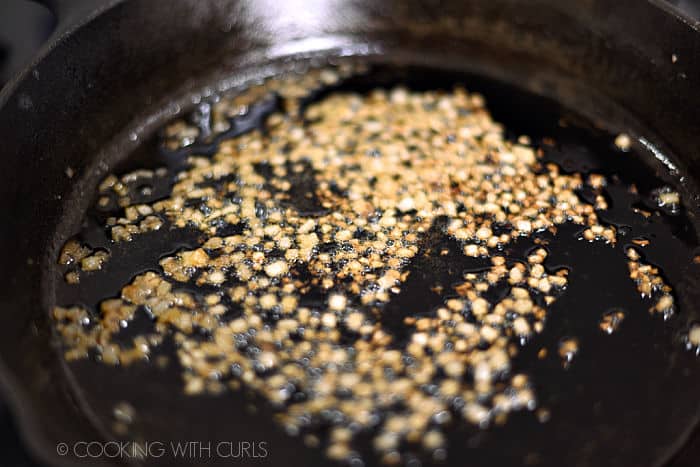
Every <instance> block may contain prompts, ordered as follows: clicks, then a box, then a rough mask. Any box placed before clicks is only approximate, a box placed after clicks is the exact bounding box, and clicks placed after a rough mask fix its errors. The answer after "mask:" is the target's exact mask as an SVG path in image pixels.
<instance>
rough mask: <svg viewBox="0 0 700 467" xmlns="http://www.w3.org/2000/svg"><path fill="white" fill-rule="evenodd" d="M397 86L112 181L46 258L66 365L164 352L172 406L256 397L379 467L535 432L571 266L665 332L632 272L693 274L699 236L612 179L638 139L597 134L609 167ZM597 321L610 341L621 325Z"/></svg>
mask: <svg viewBox="0 0 700 467" xmlns="http://www.w3.org/2000/svg"><path fill="white" fill-rule="evenodd" d="M390 76H391V72H390V71H389V70H387V69H381V68H379V69H378V70H370V71H367V70H364V69H363V68H362V67H356V66H355V67H353V66H349V65H341V66H339V67H337V68H324V69H319V70H311V71H309V72H307V73H306V74H302V75H289V76H283V77H279V78H274V79H270V80H267V81H266V82H264V83H261V84H259V85H255V86H251V87H249V88H248V89H247V90H246V91H244V92H242V93H241V94H239V95H237V96H234V97H221V98H217V99H215V100H212V101H211V102H206V103H203V104H201V105H200V106H199V107H198V109H197V110H196V111H195V112H194V113H193V115H192V116H191V117H190V118H189V120H188V119H183V120H178V121H176V122H173V123H171V124H170V125H168V126H167V127H166V128H165V129H164V130H163V131H162V134H161V139H160V140H159V142H157V143H156V144H158V147H148V146H146V147H145V149H144V151H146V152H144V153H143V154H146V155H148V154H150V160H148V161H140V160H139V162H138V163H136V164H137V165H136V167H139V165H138V164H140V163H141V162H144V163H143V164H142V166H148V167H149V168H148V169H143V168H137V169H136V170H131V171H129V172H128V173H127V174H126V175H122V176H116V175H111V176H109V177H107V179H105V180H104V181H103V182H102V183H101V185H100V187H99V195H98V199H97V202H96V205H95V206H94V208H93V209H92V211H91V216H90V219H89V220H88V226H87V227H86V228H85V230H84V231H83V232H82V233H81V234H80V235H78V237H76V239H74V240H71V241H70V242H69V243H68V244H67V245H66V247H65V248H64V250H63V252H62V254H61V258H59V261H60V263H61V264H63V265H64V266H65V268H64V271H63V272H64V273H65V274H66V276H65V279H66V282H67V285H65V286H64V287H63V290H62V292H61V293H62V303H63V304H64V305H65V306H62V307H57V308H56V309H55V310H54V317H55V319H56V326H57V329H58V331H59V333H60V334H61V335H62V337H63V340H64V343H65V346H66V357H67V358H68V359H82V358H86V357H89V356H92V357H94V358H95V359H97V360H98V361H101V362H104V363H106V364H112V365H117V364H121V365H129V364H132V363H134V362H137V361H143V360H150V359H155V356H156V355H158V352H159V349H160V348H161V346H162V344H163V342H164V341H166V340H167V341H171V342H174V343H175V347H176V358H177V359H178V361H179V363H180V364H181V366H182V368H183V369H184V372H183V375H182V377H183V380H184V390H185V392H187V393H189V394H199V393H204V392H207V393H216V394H218V393H222V392H225V391H227V390H238V389H239V388H242V387H243V388H247V389H253V390H254V391H255V392H256V393H257V394H258V395H261V396H262V397H263V398H264V399H265V400H266V401H267V402H268V403H269V404H270V406H271V407H272V408H273V409H274V410H275V411H276V417H277V421H278V422H279V423H280V424H281V425H282V426H284V427H285V429H286V430H287V432H288V433H290V434H292V435H299V436H303V437H304V441H305V442H306V444H307V445H309V446H322V447H323V448H324V449H325V452H326V454H327V455H328V456H329V457H331V458H333V459H337V460H352V459H359V458H360V457H361V456H362V455H363V454H362V451H363V450H362V448H361V447H360V446H359V445H358V439H361V438H367V435H369V436H370V437H371V440H372V441H371V446H372V450H373V452H374V453H375V455H377V456H378V457H379V458H380V459H381V460H382V461H383V462H385V463H388V464H393V463H397V462H406V461H407V460H410V459H412V458H413V456H418V457H425V456H427V457H429V458H432V459H435V460H440V459H442V458H444V456H445V455H446V453H447V451H446V449H447V447H448V446H447V444H448V443H447V442H446V437H447V432H448V430H449V427H450V426H452V425H454V424H455V423H468V424H473V425H477V426H479V427H482V428H485V427H488V426H491V425H501V424H504V423H506V421H507V418H508V415H509V414H510V413H511V412H514V411H522V410H535V409H536V408H537V405H538V404H537V391H536V385H537V381H536V380H534V381H533V380H531V378H530V377H529V376H528V371H529V368H527V367H523V366H522V365H520V360H519V357H518V356H519V354H520V353H521V351H524V350H525V349H526V348H527V347H528V346H530V345H532V342H533V341H536V340H537V338H538V337H537V336H538V335H540V334H541V333H543V332H544V330H545V328H546V326H547V321H548V319H549V316H548V314H549V313H550V309H551V306H552V305H553V304H554V303H555V302H556V301H557V300H558V299H560V298H561V297H562V296H565V295H566V294H567V288H568V287H569V285H570V283H569V281H570V280H571V279H570V277H571V275H572V274H571V272H572V271H575V270H576V268H578V267H579V264H578V262H577V260H578V259H579V258H578V257H576V255H574V256H567V254H568V252H573V251H577V252H580V253H581V254H580V255H579V256H581V258H580V259H581V262H582V263H585V262H586V260H585V258H583V256H585V254H586V253H585V251H586V248H585V245H588V246H589V247H590V248H594V247H595V248H598V247H599V246H598V245H599V244H601V243H602V244H604V247H605V248H607V249H609V251H610V252H611V253H610V254H609V256H610V257H615V258H619V262H620V264H623V265H624V264H626V267H624V266H623V267H622V268H621V271H622V274H621V275H622V276H624V275H625V273H627V275H628V276H629V277H628V278H626V277H622V279H620V281H619V282H617V283H615V284H614V286H620V287H625V286H628V287H633V288H635V290H636V291H637V292H638V299H639V300H643V301H644V302H645V308H646V309H648V310H649V312H650V313H651V315H652V316H654V315H660V316H662V317H663V318H664V319H667V318H670V317H671V316H672V315H674V313H676V312H677V311H678V304H677V300H676V297H675V295H674V291H673V290H672V289H671V284H670V283H669V281H668V279H666V278H665V276H664V274H663V272H662V271H661V270H660V269H659V268H658V267H656V266H654V265H653V264H651V263H650V262H649V261H648V260H647V259H646V258H645V249H653V245H654V244H655V243H656V242H667V243H668V242H673V243H672V244H667V245H665V247H667V248H670V249H671V250H672V251H675V252H684V253H687V252H689V251H692V248H695V246H696V244H697V240H696V238H695V232H694V231H693V230H692V228H691V227H689V224H688V223H687V221H685V220H684V216H683V209H682V207H681V204H682V203H681V202H680V201H681V200H680V197H679V196H680V195H679V194H678V193H677V192H676V191H674V190H673V189H672V188H670V187H668V186H665V185H663V184H660V183H658V182H657V181H656V180H655V179H654V178H653V177H650V176H648V175H645V174H644V173H643V172H642V171H640V169H638V168H637V170H636V171H630V170H622V171H619V172H618V171H617V169H616V167H625V166H633V167H636V165H635V164H640V163H639V162H638V161H634V159H633V152H631V151H630V146H631V141H630V138H629V136H627V135H618V136H617V137H615V138H613V137H610V136H609V135H604V136H601V134H598V135H597V136H596V138H597V139H596V141H597V142H598V143H597V144H599V145H600V146H601V147H602V148H603V149H601V151H602V152H606V153H607V154H608V155H610V154H612V157H617V158H619V161H612V162H611V161H610V157H607V158H601V159H600V160H598V159H596V157H595V154H593V153H591V152H590V151H588V152H587V151H586V150H585V148H583V147H582V146H577V145H576V144H575V143H574V141H576V138H577V137H578V136H579V135H578V134H577V132H582V131H583V130H580V129H577V128H575V127H572V128H571V129H570V130H566V131H564V130H562V136H563V137H562V138H561V139H557V140H555V139H553V138H552V137H551V136H550V135H547V134H538V132H537V131H536V129H533V128H530V127H529V126H528V124H529V123H530V122H526V121H520V122H515V123H517V124H518V125H514V127H510V126H506V127H505V128H504V126H503V125H502V124H499V123H497V122H498V121H499V117H500V114H501V112H502V111H503V109H502V108H501V109H500V112H499V111H495V114H494V116H495V118H493V119H492V117H491V115H490V113H489V111H488V110H487V104H486V102H485V100H484V98H483V97H482V96H481V95H480V94H478V93H469V92H467V91H466V90H465V89H464V88H462V87H459V86H457V87H454V88H448V89H447V90H435V89H433V88H432V87H431V85H430V82H429V81H430V80H426V82H409V83H408V84H409V85H410V86H409V87H404V86H402V85H400V82H399V83H397V82H394V81H392V79H393V78H392V79H390V78H388V77H390ZM514 104H517V103H514ZM505 120H507V119H505ZM516 127H517V129H518V131H519V133H513V131H514V130H515V128H516ZM530 129H533V131H531V132H530V131H528V130H530ZM521 130H522V133H520V131H521ZM567 131H568V133H567ZM526 133H529V136H526V135H525V134H526ZM599 133H600V132H599ZM148 151H150V153H149V152H148ZM156 154H157V156H156ZM154 160H156V161H157V162H158V163H154ZM601 161H602V162H603V163H602V164H601ZM133 164H134V163H133V162H132V165H133ZM161 166H162V167H161ZM132 168H133V167H132ZM640 174H641V175H640ZM637 175H640V176H639V177H637ZM635 183H636V184H637V185H635ZM671 230H672V231H673V233H674V234H675V236H674V235H672V234H670V233H669V232H670V231H671ZM582 245H583V246H582ZM562 251H564V252H565V253H564V254H562ZM562 258H565V259H566V261H567V262H566V264H562V262H561V261H562ZM599 267H607V265H599ZM611 305H614V307H612V308H611V309H601V310H599V316H601V319H600V322H599V323H597V325H598V326H599V327H600V331H601V332H604V333H606V334H613V333H614V331H615V332H617V331H618V330H620V329H624V327H625V324H626V323H625V320H627V319H630V317H629V314H628V312H627V311H626V310H624V309H622V308H621V305H624V304H611ZM594 325H595V324H594ZM699 335H700V333H699V332H698V331H697V328H695V327H694V328H692V330H691V331H690V333H689V334H688V335H687V337H686V342H687V345H688V346H689V347H692V346H697V345H698V344H700V337H698V336H699ZM610 338H611V339H612V338H615V336H612V337H610ZM585 352H586V348H585V345H582V344H581V342H580V341H579V339H578V338H577V337H576V336H561V338H560V340H559V342H558V347H557V348H552V349H550V353H552V354H553V355H555V356H557V357H559V358H560V359H561V364H562V366H563V367H564V368H567V367H569V366H571V365H576V359H577V358H578V355H579V354H581V353H582V354H585ZM537 355H538V358H546V355H547V351H546V349H544V350H540V351H539V352H537ZM537 413H538V418H539V419H542V420H549V418H550V414H549V412H548V411H547V410H546V409H541V410H540V411H539V412H537ZM543 414H546V416H544V415H543Z"/></svg>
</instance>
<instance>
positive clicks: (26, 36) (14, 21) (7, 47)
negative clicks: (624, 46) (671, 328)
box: [0, 0, 700, 467]
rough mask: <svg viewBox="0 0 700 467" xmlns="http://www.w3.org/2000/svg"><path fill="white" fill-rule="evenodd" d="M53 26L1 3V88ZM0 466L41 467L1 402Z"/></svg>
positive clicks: (686, 460) (689, 453)
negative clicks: (29, 451) (23, 443)
mask: <svg viewBox="0 0 700 467" xmlns="http://www.w3.org/2000/svg"><path fill="white" fill-rule="evenodd" d="M640 1H641V0H640ZM669 3H671V4H673V5H675V6H676V7H678V8H679V9H681V10H682V11H684V12H686V13H687V14H688V15H691V16H693V17H695V18H698V19H700V0H675V1H674V0H671V1H669ZM54 25H55V21H54V18H53V16H52V14H51V12H50V11H49V10H47V9H46V8H45V7H43V6H41V5H39V4H38V3H34V2H32V1H28V0H0V88H1V87H2V85H3V84H4V83H5V82H7V81H8V80H10V79H11V78H12V76H14V74H15V73H17V72H18V71H19V70H21V69H22V68H23V67H24V66H26V65H27V64H29V63H30V62H31V60H32V57H33V56H34V53H35V52H36V51H37V50H38V48H39V47H41V45H42V43H43V42H44V41H45V40H46V39H47V38H48V37H49V35H50V34H51V31H52V30H53V28H54ZM698 92H700V90H698ZM0 466H5V467H41V466H40V465H39V464H37V463H36V462H33V461H32V460H31V458H30V457H29V454H28V453H27V452H26V451H25V449H24V448H23V446H22V442H21V440H20V438H19V436H18V434H17V431H16V428H15V425H14V422H13V420H12V417H11V415H10V414H9V412H8V410H7V408H6V407H5V406H4V404H3V403H2V401H1V400H0ZM697 466H700V435H696V436H695V438H694V439H693V440H692V442H691V443H690V444H689V446H688V447H687V448H686V449H684V450H683V452H682V453H680V455H679V456H678V457H677V458H676V459H675V460H674V461H673V462H672V463H671V465H669V467H697ZM621 467H623V466H621Z"/></svg>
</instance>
